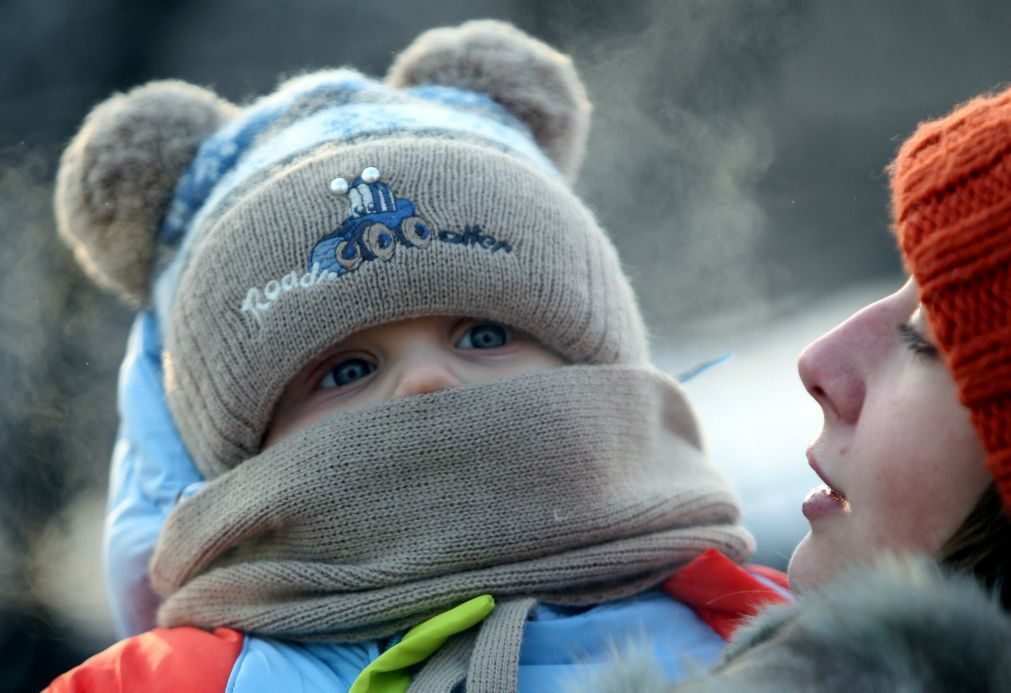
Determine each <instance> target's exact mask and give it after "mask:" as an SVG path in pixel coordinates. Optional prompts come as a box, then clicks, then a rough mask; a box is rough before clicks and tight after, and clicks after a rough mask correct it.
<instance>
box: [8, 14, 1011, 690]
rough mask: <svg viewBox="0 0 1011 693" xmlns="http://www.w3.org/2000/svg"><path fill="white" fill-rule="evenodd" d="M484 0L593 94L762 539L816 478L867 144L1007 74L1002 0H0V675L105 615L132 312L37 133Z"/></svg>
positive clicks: (38, 676) (866, 208) (631, 210)
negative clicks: (62, 215) (100, 105)
mask: <svg viewBox="0 0 1011 693" xmlns="http://www.w3.org/2000/svg"><path fill="white" fill-rule="evenodd" d="M476 17H497V18H502V19H508V20H510V21H512V22H514V23H516V24H517V25H518V26H520V27H521V28H523V29H524V30H526V31H528V32H530V33H532V34H534V35H535V36H538V37H540V38H542V39H544V40H546V41H548V42H550V43H552V44H554V45H556V46H558V47H560V48H561V49H562V50H564V51H566V52H568V53H570V54H571V55H572V56H573V58H574V59H575V61H576V65H577V67H578V68H579V69H580V71H581V74H582V76H583V78H584V80H585V82H586V84H587V87H588V89H589V92H590V95H591V98H592V100H593V101H594V104H595V112H594V118H595V121H594V129H593V131H592V133H591V139H590V144H589V152H588V155H587V157H586V161H585V164H584V168H583V175H582V177H581V179H580V182H579V185H578V190H579V192H580V194H581V195H583V197H584V198H585V199H586V201H587V202H588V204H589V205H590V206H591V207H592V208H593V209H594V210H595V211H596V213H597V214H598V216H599V217H600V219H601V221H602V222H603V225H604V226H605V228H607V229H608V230H609V231H610V232H611V234H612V236H613V238H614V241H615V243H616V245H617V246H618V247H619V249H620V251H621V253H622V254H623V257H624V261H625V263H626V266H627V269H628V271H629V273H630V274H631V276H632V277H633V281H634V283H635V284H636V286H637V288H638V291H639V294H640V297H641V303H642V307H643V310H644V312H645V314H646V316H647V319H648V320H649V321H650V323H651V325H652V327H653V330H654V335H655V339H654V344H655V354H656V359H657V361H658V362H659V363H660V364H661V365H662V366H664V367H665V368H668V369H670V370H671V371H674V372H677V371H679V370H683V369H685V368H688V367H690V366H692V365H694V363H696V362H698V361H700V360H703V359H705V358H708V357H711V356H714V355H716V354H719V353H723V352H725V351H732V352H734V354H735V356H734V358H733V359H732V360H731V361H729V362H728V363H725V364H723V365H720V366H717V367H715V368H713V369H712V370H710V371H708V372H706V373H704V374H703V375H701V376H699V377H698V378H697V379H696V380H694V381H692V382H691V383H690V384H689V386H688V387H689V390H690V391H691V392H692V394H693V396H694V398H695V401H696V404H697V406H698V408H699V411H700V415H701V416H702V418H703V425H704V426H705V428H706V430H707V432H708V439H709V443H710V448H711V451H712V453H713V456H714V459H716V461H717V463H718V464H720V465H721V466H722V467H723V468H724V469H725V470H726V472H727V474H728V475H729V476H731V478H732V480H733V482H734V483H735V484H736V486H737V487H738V488H739V489H740V492H741V494H742V497H743V499H744V505H745V514H746V521H747V522H748V524H749V526H751V527H752V529H753V530H754V531H755V533H756V535H757V536H758V539H759V545H760V550H759V554H758V556H757V558H758V559H759V560H761V561H764V562H766V563H771V564H774V565H777V566H779V567H783V566H784V565H785V561H786V558H787V557H788V555H789V551H790V549H791V547H792V546H793V544H794V543H795V542H796V541H797V539H798V538H799V537H800V536H801V534H802V533H803V531H804V524H803V522H802V518H801V517H800V513H799V504H800V498H801V497H802V496H803V493H804V491H805V490H806V489H807V488H810V487H811V486H813V485H814V484H815V482H816V479H815V478H814V476H813V474H811V473H810V472H809V470H808V469H807V467H806V465H805V462H804V456H803V451H804V448H805V447H806V445H807V444H808V443H809V442H810V441H811V440H812V439H813V438H814V436H815V435H816V434H817V430H818V426H819V422H820V414H819V412H818V410H817V408H816V407H815V406H814V404H813V403H811V402H809V401H807V400H806V397H805V395H804V393H803V391H802V389H801V387H800V384H799V382H798V380H797V378H796V375H795V372H794V365H793V364H794V362H795V359H796V354H797V352H798V351H799V350H800V348H801V347H802V346H803V345H804V344H805V343H806V342H808V341H810V340H811V339H813V338H814V337H816V336H817V335H818V334H819V333H820V332H822V331H824V330H825V329H828V328H829V327H831V326H832V325H833V324H834V323H835V322H837V321H838V320H839V319H841V318H843V317H845V316H846V315H847V314H848V313H849V312H851V311H852V310H854V309H856V308H858V307H859V306H860V305H862V304H863V303H865V302H866V301H868V300H870V299H871V298H873V297H875V296H876V295H879V294H881V293H883V292H885V291H888V290H890V289H891V288H894V287H896V286H898V284H899V283H900V282H901V267H900V266H899V263H898V260H897V258H896V254H895V252H894V248H893V241H892V239H891V237H890V236H889V234H888V206H887V196H886V179H885V175H884V173H883V170H884V167H885V166H886V164H887V163H888V161H889V160H890V158H891V157H892V155H893V154H894V152H895V150H896V148H897V146H898V144H899V142H900V141H901V139H902V138H903V137H904V136H905V135H907V134H908V133H909V132H911V130H912V128H913V127H914V126H915V124H916V123H917V122H918V121H919V120H922V119H924V118H927V117H930V116H937V115H941V114H943V113H945V112H946V111H947V110H949V109H950V107H951V106H952V105H953V104H955V103H956V102H958V101H961V100H964V99H966V98H968V97H970V96H972V95H974V94H976V93H978V92H980V91H982V90H985V89H990V88H993V87H996V86H999V85H1001V84H1002V83H1004V82H1006V81H1008V80H1009V79H1011V49H1009V45H1008V40H1007V39H1008V36H1009V35H1011V3H1008V2H1007V1H1006V0H947V1H941V0H933V1H926V0H893V1H891V2H887V3H883V2H871V1H870V0H858V1H854V2H847V3H840V2H832V1H831V0H810V1H808V2H801V1H800V0H749V1H745V0H668V1H667V2H660V1H659V0H642V1H638V0H633V1H632V2H622V3H615V2H610V1H607V2H605V1H604V0H588V1H582V0H570V1H568V2H551V3H549V2H534V0H500V1H497V0H440V1H438V2H404V1H393V0H388V1H386V2H376V3H359V2H349V1H346V0H342V1H337V0H331V1H330V2H322V1H321V0H287V1H286V2H283V3H281V2H266V1H260V0H247V1H246V2H239V1H238V0H219V1H213V2H212V1H205V2H196V1H195V0H159V1H151V0H148V1H136V0H135V1H132V2H127V1H126V0H90V1H89V2H72V1H71V0H51V1H49V2H43V3H39V2H29V0H6V2H3V3H0V54H2V56H3V58H4V61H3V65H4V69H3V70H2V72H0V99H2V108H0V234H2V236H0V296H2V301H0V449H2V450H3V453H4V463H3V464H2V465H0V679H2V680H0V690H32V689H36V688H38V687H41V686H42V685H44V684H45V683H46V682H47V681H48V680H49V679H50V678H51V677H52V676H54V675H56V674H57V673H59V672H61V671H63V670H65V669H67V668H69V667H70V666H73V665H74V664H76V663H77V662H79V661H80V660H81V659H83V658H84V657H85V656H87V655H89V654H91V653H93V652H95V651H97V650H98V649H100V648H102V647H104V646H105V645H107V644H108V643H109V642H111V639H112V637H113V636H112V633H111V630H110V627H109V624H108V618H107V616H106V615H105V603H104V596H103V592H102V576H101V566H100V560H99V557H100V541H99V534H100V531H101V516H102V503H103V496H104V490H105V484H106V483H107V475H108V472H107V465H108V459H109V454H110V451H111V447H112V443H113V440H114V436H115V429H116V413H115V387H116V382H115V381H116V369H117V366H118V362H119V360H120V358H121V357H122V354H123V349H124V343H125V338H126V332H127V329H128V326H129V323H130V320H131V318H132V315H131V313H130V311H129V310H127V309H126V308H125V307H123V306H121V305H119V304H118V303H117V301H116V300H115V299H114V298H112V297H110V296H107V295H105V294H103V293H101V292H99V291H98V290H96V289H95V288H94V287H93V286H91V284H90V283H89V282H88V281H87V280H86V279H85V278H84V277H83V276H82V274H81V273H80V271H78V269H77V268H76V266H75V265H74V263H73V261H72V259H71V258H70V257H69V254H68V253H67V252H66V250H65V249H64V248H63V247H62V246H61V245H60V244H59V243H58V242H57V240H56V237H55V231H54V222H53V219H52V213H51V210H50V195H51V189H52V184H51V181H52V178H53V174H54V171H55V167H56V162H57V161H58V157H59V153H60V151H61V149H62V147H63V146H64V144H65V143H66V141H67V140H68V138H69V137H71V136H72V134H73V133H74V131H75V129H76V127H77V126H78V125H79V123H80V121H81V120H82V118H83V117H84V115H85V114H86V112H87V111H88V109H89V108H90V107H91V106H93V105H94V104H95V103H96V102H97V101H99V100H101V99H103V98H105V97H106V96H108V95H109V94H110V93H112V92H113V91H115V90H123V89H128V88H130V87H131V86H134V85H136V84H139V83H141V82H144V81H146V80H149V79H155V78H166V77H177V78H181V79H185V80H189V81H192V82H196V83H199V84H202V85H205V86H210V87H213V88H214V89H216V90H217V91H218V92H219V93H221V94H222V95H224V96H226V97H227V98H229V99H232V100H234V101H238V102H242V101H247V100H249V99H251V98H253V97H255V96H257V95H259V94H263V93H266V92H268V91H270V90H271V89H272V88H273V87H274V86H275V85H276V84H277V82H278V79H279V77H280V76H285V75H288V76H290V75H292V74H295V73H298V72H301V71H305V70H308V69H312V68H317V67H324V66H332V65H337V64H353V65H354V66H356V67H358V68H360V69H362V70H364V71H366V72H368V73H371V74H377V75H379V74H383V73H384V72H385V70H386V67H387V65H388V63H389V61H390V58H391V56H392V55H393V54H394V53H395V52H396V51H398V50H399V49H401V48H402V47H404V46H405V45H406V44H407V43H408V42H409V41H410V40H411V39H412V38H413V37H414V36H415V35H417V34H418V33H419V32H421V31H423V30H424V29H426V28H429V27H432V26H437V25H442V24H453V23H458V22H460V21H463V20H466V19H470V18H476Z"/></svg>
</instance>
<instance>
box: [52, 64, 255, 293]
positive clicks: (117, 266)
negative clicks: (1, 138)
mask: <svg viewBox="0 0 1011 693" xmlns="http://www.w3.org/2000/svg"><path fill="white" fill-rule="evenodd" d="M237 110H238V109H237V108H236V107H235V106H233V105H231V104H229V103H228V102H227V101H224V100H222V99H220V98H218V97H217V96H216V95H215V94H213V93H212V92H210V91H208V90H206V89H203V88H201V87H196V86H193V85H191V84H187V83H185V82H179V81H163V82H151V83H149V84H146V85H144V86H141V87H138V88H136V89H134V90H132V91H130V92H129V93H126V94H117V95H115V96H113V97H111V98H109V99H107V100H106V101H104V102H102V103H101V104H99V105H98V106H96V107H95V108H94V109H93V110H92V111H91V113H90V114H88V117H87V118H86V119H85V121H84V124H83V125H82V126H81V130H80V132H78V133H77V135H76V136H75V137H74V139H73V141H71V143H70V145H69V146H68V147H67V149H66V150H65V151H64V152H63V158H62V159H61V160H60V168H59V172H58V173H57V177H56V192H55V200H54V203H55V208H56V223H57V229H58V230H59V233H60V236H61V237H62V238H63V240H64V241H66V243H67V245H69V246H70V247H71V249H72V250H73V251H74V256H75V257H76V258H77V261H78V262H79V263H80V264H81V266H82V267H83V268H84V269H85V271H86V272H87V273H88V274H89V275H90V276H91V277H92V278H93V279H94V280H95V281H96V282H98V283H99V284H101V285H102V286H105V287H107V288H110V289H112V290H114V291H115V292H117V293H118V294H120V295H121V296H122V297H123V298H124V299H125V300H127V301H128V302H130V303H132V304H134V305H138V306H139V305H143V304H145V303H146V302H147V300H148V296H149V293H150V284H151V274H152V271H153V266H154V258H155V248H156V245H157V242H158V231H159V227H160V225H161V221H162V218H163V217H164V215H165V213H166V210H167V209H168V205H169V203H170V202H171V199H172V194H173V192H174V190H175V185H176V182H177V181H178V180H179V177H180V176H181V175H182V174H183V172H184V171H185V169H186V167H187V166H188V165H189V163H190V162H191V161H192V160H193V157H194V155H195V154H196V150H197V147H199V145H200V142H201V141H202V140H203V139H204V138H205V137H207V136H208V135H209V134H210V133H212V132H214V131H215V130H217V129H218V128H220V127H221V125H222V124H223V123H224V122H225V121H226V120H228V119H229V118H230V117H232V116H233V115H234V113H235V112H237Z"/></svg>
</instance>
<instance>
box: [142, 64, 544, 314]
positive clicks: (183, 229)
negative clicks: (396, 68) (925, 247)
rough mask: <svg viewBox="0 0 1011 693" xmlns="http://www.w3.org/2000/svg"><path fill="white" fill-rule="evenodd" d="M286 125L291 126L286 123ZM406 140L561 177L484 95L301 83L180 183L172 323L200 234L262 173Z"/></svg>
mask: <svg viewBox="0 0 1011 693" xmlns="http://www.w3.org/2000/svg"><path fill="white" fill-rule="evenodd" d="M307 104H316V105H315V106H314V108H315V110H310V112H309V114H308V115H306V116H305V117H297V116H296V117H292V114H293V113H296V114H297V109H299V108H305V106H306V105H307ZM286 118H291V122H290V123H287V124H285V123H284V121H285V119H286ZM400 134H402V135H405V136H410V135H411V134H416V135H419V136H424V137H432V138H445V139H459V138H467V139H469V140H476V141H480V142H482V143H484V144H486V145H488V146H491V147H494V148H496V149H499V150H501V151H506V152H510V153H513V154H517V155H519V156H521V157H522V158H524V159H526V160H528V161H530V162H532V163H534V164H535V165H537V166H539V167H541V168H542V169H544V170H545V171H547V172H549V173H550V174H552V175H559V174H558V170H557V168H556V167H555V166H554V164H553V163H552V162H551V161H550V160H549V159H548V158H547V157H546V156H545V155H544V153H543V152H542V151H541V150H540V148H539V147H538V146H537V143H536V142H535V141H534V140H533V138H532V136H531V134H530V131H529V129H528V128H527V127H526V126H525V125H524V124H523V123H522V121H520V120H519V119H517V118H516V117H515V116H513V115H512V114H510V113H509V112H508V111H507V110H506V109H505V108H503V107H502V106H501V105H499V104H498V103H496V102H495V101H494V100H492V99H491V98H489V97H488V96H486V95H484V94H480V93H477V92H473V91H468V90H464V89H458V88H456V87H448V86H439V85H422V86H416V87H412V88H409V89H391V88H389V87H386V86H385V85H383V84H382V83H380V82H377V81H375V80H371V79H368V78H367V77H365V76H363V75H361V74H360V73H358V72H356V71H354V70H349V69H340V70H329V71H323V72H317V73H313V74H310V75H306V76H304V77H300V78H297V79H294V80H291V81H289V82H288V83H287V84H285V85H284V86H283V87H282V88H281V89H280V90H279V91H277V92H275V93H274V94H271V95H269V96H266V97H264V98H262V99H260V100H259V101H257V102H256V103H254V104H253V105H252V106H250V107H249V108H248V109H246V111H245V112H244V113H243V114H242V115H240V116H239V117H238V118H236V119H235V120H233V121H231V122H230V123H229V124H228V125H226V126H225V127H224V128H222V129H221V130H220V131H218V132H217V133H215V134H214V135H212V136H210V137H209V138H208V139H207V140H205V141H204V143H203V144H202V145H201V146H200V148H199V150H198V152H197V155H196V157H195V158H194V160H193V162H192V163H191V164H190V166H189V168H188V169H187V171H186V172H185V173H184V174H183V176H182V178H180V180H179V183H178V184H177V186H176V190H175V195H174V197H173V200H172V202H171V205H170V207H169V210H168V213H167V214H166V217H165V220H164V222H163V224H162V228H161V231H160V241H161V242H162V243H164V244H167V245H175V244H179V243H181V246H180V248H179V251H178V252H177V253H176V256H175V257H174V259H173V260H172V262H171V263H170V264H169V266H168V267H166V268H165V270H164V271H163V272H162V273H161V275H160V276H159V277H158V279H157V280H156V283H155V306H156V309H157V311H158V313H159V315H160V316H161V318H162V320H163V322H164V321H165V320H166V319H167V316H168V311H169V309H170V307H171V304H172V298H173V295H174V294H175V287H176V285H177V282H178V278H179V275H180V274H181V272H182V269H183V267H184V266H185V264H186V258H187V256H188V255H189V251H190V246H191V244H192V241H193V234H192V233H190V231H191V230H192V229H195V228H198V227H199V226H200V225H201V223H202V222H203V221H204V220H205V219H206V218H207V217H208V215H210V214H212V213H213V212H214V210H215V209H216V208H217V206H218V204H219V203H221V202H222V201H223V200H224V199H226V198H227V196H228V195H229V194H230V193H231V192H233V191H235V190H237V189H239V188H240V187H241V186H242V184H243V183H244V182H247V181H248V180H250V178H251V177H253V176H254V175H255V174H256V173H258V172H260V171H264V170H267V169H269V168H272V167H274V166H277V165H279V164H283V163H285V162H287V161H290V160H292V159H294V158H296V157H297V156H299V155H300V154H302V153H304V152H307V151H309V150H311V149H313V148H315V147H317V146H320V145H322V144H325V143H327V142H351V141H355V140H359V139H363V138H375V137H389V136H396V135H400Z"/></svg>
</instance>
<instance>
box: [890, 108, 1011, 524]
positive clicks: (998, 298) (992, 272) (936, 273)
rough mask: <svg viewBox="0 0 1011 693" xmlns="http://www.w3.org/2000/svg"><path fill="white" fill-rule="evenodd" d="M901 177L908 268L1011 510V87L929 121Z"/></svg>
mask: <svg viewBox="0 0 1011 693" xmlns="http://www.w3.org/2000/svg"><path fill="white" fill-rule="evenodd" d="M891 174H892V177H891V186H892V204H893V210H894V217H895V227H896V233H897V235H898V239H899V244H900V246H901V248H902V253H903V257H904V260H905V263H906V265H907V267H908V268H909V271H910V272H911V273H912V275H913V277H915V279H916V282H917V284H918V285H919V288H920V300H921V302H922V303H923V305H924V307H925V308H926V312H927V318H928V320H929V321H930V326H931V328H932V330H933V332H934V334H935V335H936V337H937V341H938V343H939V344H940V347H941V351H942V352H943V353H944V356H945V359H946V361H947V364H948V367H949V369H950V370H951V373H952V376H953V377H954V380H955V383H956V385H957V387H958V392H959V398H960V401H961V402H962V404H963V405H965V406H966V407H967V408H968V409H969V411H970V412H971V415H972V423H973V425H974V426H975V428H976V431H977V433H978V434H979V437H980V440H981V441H982V442H983V447H984V448H985V450H986V452H987V466H988V468H989V470H990V472H991V473H992V474H993V476H994V479H995V480H996V483H997V488H998V490H999V491H1000V494H1001V497H1002V498H1003V500H1004V506H1005V508H1007V509H1009V510H1011V90H1006V91H1004V92H1002V93H999V94H996V95H992V96H983V97H979V98H976V99H973V100H972V101H969V102H968V103H966V104H964V105H962V106H960V107H959V108H957V109H955V110H954V111H953V112H952V113H951V114H949V115H948V116H946V117H944V118H940V119H938V120H935V121H932V122H927V123H923V124H921V125H920V127H919V128H918V129H917V130H916V132H915V133H914V134H913V135H912V136H911V137H910V138H909V139H908V140H907V141H906V142H905V143H904V144H903V145H902V147H901V149H900V150H899V154H898V157H897V158H896V160H895V162H894V164H893V166H892V170H891Z"/></svg>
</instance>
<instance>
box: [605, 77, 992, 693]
mask: <svg viewBox="0 0 1011 693" xmlns="http://www.w3.org/2000/svg"><path fill="white" fill-rule="evenodd" d="M890 174H891V189H892V205H893V213H894V221H895V232H896V234H897V237H898V241H899V246H900V250H901V252H902V257H903V260H904V262H905V265H906V267H907V269H908V270H909V273H910V275H911V278H910V279H909V281H908V282H907V283H906V285H905V286H903V287H902V288H901V289H900V290H899V291H897V292H896V293H894V294H892V295H890V296H888V297H886V298H883V299H881V300H880V301H877V302H876V303H873V304H871V305H869V306H867V307H866V308H864V309H863V310H861V311H860V312H858V313H857V314H856V315H854V316H853V317H852V318H850V319H849V320H847V321H846V322H844V323H843V324H841V325H839V326H838V327H837V328H836V329H834V330H832V331H831V332H829V333H828V334H826V335H825V336H823V337H822V338H821V339H819V340H817V341H816V342H814V343H813V344H811V345H810V346H809V347H808V348H807V349H806V350H805V351H804V353H803V354H802V355H801V357H800V363H799V370H800V375H801V379H802V380H803V382H804V386H805V387H806V388H807V390H808V392H809V393H810V394H811V396H812V397H814V399H815V400H816V401H817V402H818V404H819V405H820V406H821V408H822V410H823V413H824V419H825V422H824V428H823V430H822V432H821V435H820V436H819V437H818V439H817V441H816V442H815V443H814V445H813V446H812V447H811V448H810V450H809V451H808V459H809V461H810V464H811V466H812V467H813V469H814V470H815V472H816V473H817V474H818V475H819V476H820V477H821V478H822V480H823V481H824V482H825V483H824V484H823V485H822V486H820V487H818V488H816V489H814V490H813V491H812V492H811V493H810V494H809V495H808V497H807V498H806V499H805V500H804V503H803V512H804V514H805V516H806V517H807V518H808V520H809V522H810V525H811V531H810V532H809V533H808V535H807V536H806V537H805V538H804V539H803V541H802V542H801V543H800V545H799V546H798V547H797V549H796V551H795V553H794V555H793V558H792V560H791V563H790V579H791V583H792V585H793V587H794V588H795V589H796V591H797V593H798V594H799V599H798V602H797V603H795V604H792V605H789V606H785V607H774V608H771V609H769V610H767V611H766V612H765V613H764V614H762V615H761V616H759V617H758V618H757V619H756V620H755V621H754V622H753V623H752V624H751V625H750V627H748V628H747V629H745V630H743V631H742V632H740V633H739V634H738V636H737V638H736V641H735V643H734V644H733V645H731V647H730V648H729V649H728V651H727V654H726V655H725V657H724V660H723V663H722V664H721V665H720V666H718V667H717V668H716V669H715V670H714V671H713V672H711V673H710V674H709V675H708V676H706V677H705V678H702V679H699V680H697V681H695V682H693V683H691V684H687V685H685V686H684V687H683V688H684V689H686V690H690V691H717V690H718V691H738V690H745V691H782V690H805V691H806V690H816V691H877V690H885V691H895V690H899V691H921V690H931V691H933V690H994V691H997V690H1011V657H1009V656H1008V655H1009V653H1011V619H1009V618H1008V614H1007V610H1008V608H1009V606H1011V567H1009V565H1011V514H1009V513H1011V89H1009V90H1006V91H1004V92H1002V93H999V94H996V95H987V96H982V97H979V98H977V99H974V100H972V101H970V102H968V103H966V104H964V105H962V106H960V107H959V108H957V109H956V110H955V111H953V112H952V113H951V114H950V115H948V116H947V117H945V118H942V119H939V120H936V121H933V122H928V123H924V124H922V125H921V126H920V127H919V129H917V131H916V132H915V133H914V134H913V136H912V137H910V138H909V139H908V140H907V141H906V142H905V143H904V144H903V146H902V147H901V149H900V151H899V154H898V157H897V158H896V161H895V163H894V164H893V166H892V167H891V169H890ZM917 555H919V556H920V558H914V557H912V556H917ZM860 566H864V567H860ZM644 676H646V675H645V674H644V673H643V672H642V671H641V670H637V669H636V666H635V665H631V666H629V665H628V663H627V662H626V663H625V666H624V669H622V670H621V671H616V672H615V679H614V680H612V681H608V682H605V683H604V685H603V687H602V689H603V690H640V691H642V690H664V689H665V686H663V685H654V684H652V683H648V682H646V680H645V679H644V678H643V677H644ZM632 677H639V678H637V679H634V680H635V681H636V683H635V684H632V683H631V682H632V680H633V678H632ZM654 680H655V679H654ZM678 690H682V689H681V688H678Z"/></svg>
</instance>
